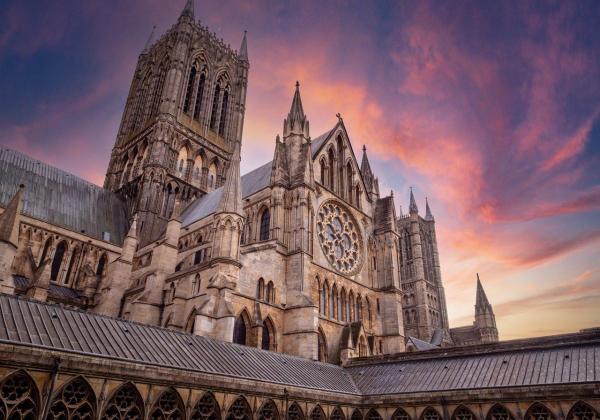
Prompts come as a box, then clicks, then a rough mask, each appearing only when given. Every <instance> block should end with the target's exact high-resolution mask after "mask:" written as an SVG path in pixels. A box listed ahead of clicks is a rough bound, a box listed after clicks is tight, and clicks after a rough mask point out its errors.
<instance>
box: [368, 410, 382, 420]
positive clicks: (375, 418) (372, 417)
mask: <svg viewBox="0 0 600 420" xmlns="http://www.w3.org/2000/svg"><path fill="white" fill-rule="evenodd" d="M366 420H383V419H382V418H381V415H380V414H379V413H378V412H377V410H375V409H374V408H371V409H370V410H369V412H368V413H367V418H366Z"/></svg>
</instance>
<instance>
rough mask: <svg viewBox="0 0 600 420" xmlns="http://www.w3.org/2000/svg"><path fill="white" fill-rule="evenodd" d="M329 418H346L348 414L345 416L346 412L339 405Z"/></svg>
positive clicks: (330, 419) (334, 419) (338, 419)
mask: <svg viewBox="0 0 600 420" xmlns="http://www.w3.org/2000/svg"><path fill="white" fill-rule="evenodd" d="M329 420H346V416H344V413H343V412H342V410H340V408H339V407H336V408H335V410H333V412H332V413H331V415H330V416H329Z"/></svg>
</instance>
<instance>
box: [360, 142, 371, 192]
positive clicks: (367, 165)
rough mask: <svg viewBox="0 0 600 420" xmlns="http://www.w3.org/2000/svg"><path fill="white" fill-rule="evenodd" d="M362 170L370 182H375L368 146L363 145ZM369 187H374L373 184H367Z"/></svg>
mask: <svg viewBox="0 0 600 420" xmlns="http://www.w3.org/2000/svg"><path fill="white" fill-rule="evenodd" d="M360 172H361V173H362V176H363V178H365V181H368V182H367V183H368V184H372V183H373V171H372V170H371V164H370V163H369V158H368V157H367V146H365V145H363V157H362V162H361V163H360ZM367 188H368V189H372V186H371V185H367Z"/></svg>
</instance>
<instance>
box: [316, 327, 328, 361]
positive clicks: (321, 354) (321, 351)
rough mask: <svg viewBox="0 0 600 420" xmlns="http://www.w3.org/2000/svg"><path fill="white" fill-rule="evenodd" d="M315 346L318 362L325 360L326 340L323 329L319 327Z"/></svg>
mask: <svg viewBox="0 0 600 420" xmlns="http://www.w3.org/2000/svg"><path fill="white" fill-rule="evenodd" d="M317 347H318V355H317V357H318V358H319V362H327V342H326V341H325V334H323V330H322V329H321V328H319V331H318V332H317Z"/></svg>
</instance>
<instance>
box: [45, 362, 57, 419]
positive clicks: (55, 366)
mask: <svg viewBox="0 0 600 420" xmlns="http://www.w3.org/2000/svg"><path fill="white" fill-rule="evenodd" d="M59 367H60V359H59V358H54V363H53V365H52V378H51V379H50V388H49V389H48V396H47V397H46V401H45V403H44V411H43V413H42V419H45V418H46V416H48V409H49V408H50V400H51V399H52V393H53V392H54V384H55V382H56V377H57V376H58V368H59Z"/></svg>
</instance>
